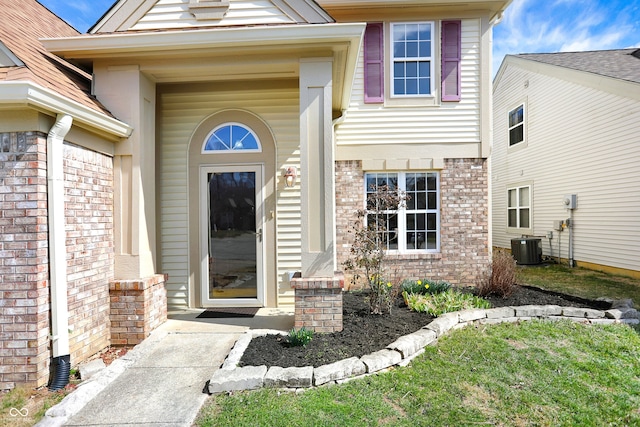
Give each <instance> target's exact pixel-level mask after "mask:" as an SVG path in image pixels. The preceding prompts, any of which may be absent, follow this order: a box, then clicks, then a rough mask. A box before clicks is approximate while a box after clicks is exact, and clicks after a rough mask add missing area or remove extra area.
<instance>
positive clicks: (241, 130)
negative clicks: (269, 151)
mask: <svg viewBox="0 0 640 427" xmlns="http://www.w3.org/2000/svg"><path fill="white" fill-rule="evenodd" d="M234 151H244V152H259V151H262V147H261V146H260V140H259V139H258V136H257V135H256V134H255V133H254V132H253V131H252V130H251V129H249V128H248V127H246V126H245V125H243V124H240V123H225V124H222V125H220V126H218V127H216V128H215V129H214V130H213V131H211V133H210V134H209V135H208V136H207V138H206V139H205V141H204V145H203V146H202V152H203V153H229V152H234Z"/></svg>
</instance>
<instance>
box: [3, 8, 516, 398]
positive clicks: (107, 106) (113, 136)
mask: <svg viewBox="0 0 640 427" xmlns="http://www.w3.org/2000/svg"><path fill="white" fill-rule="evenodd" d="M0 1H2V2H3V3H7V2H8V3H11V5H9V6H7V7H5V9H11V10H12V9H18V8H19V9H20V10H21V11H20V12H15V14H18V15H20V14H21V13H25V10H26V9H30V8H31V7H36V6H35V5H36V4H35V2H27V3H28V4H29V6H28V7H23V6H22V4H23V2H18V1H17V0H14V1H8V0H0ZM32 3H33V4H32ZM508 4H509V1H474V0H471V1H465V2H464V3H460V2H442V1H431V0H420V1H416V0H399V1H397V0H392V1H389V0H385V1H382V0H364V1H363V0H327V1H320V2H318V3H316V2H314V1H312V0H259V1H256V0H252V1H247V0H230V1H223V0H160V1H152V0H137V1H134V0H121V1H118V2H116V3H115V4H114V5H113V6H112V7H111V9H110V10H108V11H107V12H106V13H105V15H104V16H103V17H102V18H101V19H100V20H99V21H98V22H97V23H96V24H95V25H94V27H93V28H92V29H90V31H89V34H86V35H78V34H76V33H75V32H73V31H72V30H71V29H69V28H67V29H66V31H67V32H62V31H59V32H54V31H51V32H41V33H37V32H36V33H34V35H33V36H34V37H31V39H32V40H33V39H41V44H40V43H38V42H37V41H34V44H33V45H32V46H33V47H32V49H31V50H29V51H33V50H34V49H35V50H37V51H38V52H41V53H40V55H41V56H42V55H43V56H44V57H45V58H47V61H48V62H47V63H50V64H51V63H59V64H63V65H65V66H67V64H74V65H73V66H71V65H69V67H72V68H73V69H74V70H76V71H77V73H79V74H80V75H81V76H83V77H84V79H85V83H86V84H87V85H88V83H89V82H88V80H89V79H88V77H89V75H92V77H93V78H92V87H91V95H89V94H88V93H87V92H86V91H81V95H82V96H81V97H82V99H83V100H84V101H85V102H93V103H95V104H96V105H95V107H94V108H93V109H92V108H91V107H89V109H91V110H92V111H93V110H95V115H96V118H95V122H94V121H93V120H88V119H86V118H84V117H75V116H73V114H72V113H73V111H67V110H64V109H62V108H61V107H59V108H53V107H52V108H50V109H46V108H42V107H40V105H33V106H31V104H30V102H29V101H28V100H25V101H23V102H22V103H21V106H22V107H21V108H27V109H28V108H31V109H32V110H34V111H33V113H31V114H32V115H34V116H37V117H36V118H34V120H33V121H34V124H30V125H29V126H27V127H26V128H25V126H21V127H19V128H16V130H15V131H14V127H15V125H14V123H20V120H19V119H18V117H17V115H18V113H10V115H5V114H4V110H3V114H2V121H1V122H0V123H1V125H2V129H7V131H8V132H9V131H11V132H21V131H39V132H41V138H42V137H45V138H46V135H47V132H49V130H48V129H49V128H50V127H51V125H52V124H53V122H54V120H55V118H56V117H58V116H59V115H60V114H69V115H71V116H73V117H74V121H73V123H74V127H73V128H72V131H71V132H69V133H68V134H67V136H62V137H61V138H59V139H61V140H62V139H64V141H65V142H66V143H65V147H68V149H69V150H71V148H72V147H73V149H76V148H78V149H83V151H82V153H83V155H84V153H85V152H90V153H92V154H93V153H96V154H99V155H100V156H104V157H100V159H101V161H103V163H104V165H106V166H108V170H107V171H105V173H106V174H108V175H109V174H110V175H109V176H110V178H108V179H105V180H100V181H99V182H100V183H101V184H103V185H104V186H105V187H107V188H109V191H108V192H107V191H106V190H105V193H106V194H104V196H105V198H104V200H103V202H104V203H105V204H109V203H110V202H111V200H112V201H113V207H112V210H111V211H110V212H111V213H112V215H113V216H112V219H110V220H107V221H105V222H106V223H107V224H108V226H105V227H106V228H107V229H108V230H109V231H108V233H110V234H109V235H108V237H107V238H106V242H105V245H106V246H107V250H106V252H107V253H106V254H104V255H101V256H99V259H100V260H103V261H105V262H106V264H107V265H106V266H105V269H104V278H103V279H102V281H101V283H102V285H101V286H103V287H102V288H101V289H102V290H104V292H101V293H100V294H99V295H98V296H97V297H96V298H97V301H99V302H100V304H102V303H104V304H107V303H106V302H105V298H107V297H108V296H109V295H110V296H111V297H110V299H111V301H110V303H109V305H108V306H107V308H105V309H104V310H106V311H110V313H111V317H112V319H111V330H110V333H111V342H112V343H114V342H115V343H121V342H120V341H116V339H123V338H119V336H118V335H116V334H119V333H125V332H135V329H133V328H131V329H129V328H127V327H124V326H122V325H119V324H115V326H114V320H113V316H114V315H115V314H122V312H123V310H125V309H127V308H129V307H123V304H124V303H125V302H126V301H129V300H130V299H134V300H136V298H132V297H131V296H129V295H125V296H124V297H120V296H117V295H115V294H114V293H115V292H117V291H118V290H122V289H125V290H131V291H134V290H138V289H143V290H145V292H147V291H146V290H147V289H156V288H161V289H162V290H164V289H165V287H166V298H167V302H168V305H169V306H171V307H175V308H198V307H212V306H242V305H244V306H259V307H262V306H266V307H286V306H293V305H294V303H295V301H296V299H295V291H294V286H297V285H296V283H303V284H304V285H303V286H305V287H306V286H318V287H320V288H324V287H335V286H336V284H340V282H341V280H342V278H341V275H340V274H339V273H337V272H339V271H340V270H342V263H343V262H344V260H345V259H346V258H347V257H348V256H349V249H350V242H351V235H350V233H349V232H348V231H349V227H350V224H351V222H352V221H353V220H354V219H355V211H356V210H357V209H360V208H363V207H364V206H365V197H366V194H367V192H368V191H371V184H373V183H378V184H384V183H392V184H394V185H396V186H397V187H398V188H400V189H402V190H404V191H407V193H408V194H409V195H410V196H411V200H410V202H409V203H408V205H407V206H406V207H403V208H402V209H401V211H400V212H397V213H396V212H390V213H389V229H390V234H389V256H388V259H389V260H390V261H391V264H392V268H391V270H390V276H391V277H389V279H395V280H398V279H401V278H406V277H431V278H436V279H443V280H448V281H451V282H453V283H459V284H464V285H473V284H475V283H477V281H478V280H479V278H480V277H481V275H482V273H483V272H484V271H485V270H486V268H487V266H488V263H489V248H490V236H489V218H490V215H489V187H488V186H489V183H488V172H489V171H488V161H487V158H488V155H489V149H490V136H491V124H492V119H491V114H492V111H491V70H490V64H491V32H492V26H493V24H494V23H495V21H496V20H497V19H499V18H500V17H501V15H502V13H503V11H504V9H505V8H506V7H507V5H508ZM3 14H4V12H3ZM43 15H48V14H44V13H43ZM2 21H3V24H2V25H3V26H4V25H6V20H5V19H4V15H3V20H2ZM44 24H45V23H43V25H44ZM24 26H25V27H26V26H27V25H26V24H24ZM45 26H46V25H45ZM31 27H32V30H33V31H36V28H37V27H38V25H32V26H31ZM34 27H36V28H34ZM13 31H18V29H16V28H13ZM3 37H4V34H3ZM15 38H16V36H15V33H14V34H10V35H9V37H8V39H9V40H12V39H15ZM2 41H3V42H4V40H2ZM6 45H7V46H8V50H11V51H13V50H12V49H14V48H15V45H11V46H9V45H10V44H9V43H8V42H6ZM17 45H19V44H17ZM41 45H44V47H45V48H46V51H44V50H43V49H41ZM16 49H17V48H16ZM5 50H7V49H5ZM15 54H16V52H13V55H15ZM25 54H26V53H25ZM54 55H55V56H54ZM15 56H17V55H15ZM8 57H10V58H11V57H12V56H11V54H10V53H9V54H8ZM0 70H2V69H0ZM81 70H82V71H81ZM50 77H52V78H50V80H53V81H58V78H57V75H50ZM65 88H66V86H65V87H64V88H62V89H65ZM54 89H55V88H54ZM62 89H60V90H59V92H60V94H61V95H62V96H64V94H65V92H64V90H62ZM5 93H6V92H5V90H4V89H0V102H2V103H4V104H3V108H5V106H6V108H7V109H9V110H8V111H10V109H11V108H14V107H15V105H14V104H10V103H7V102H6V101H4V100H3V99H2V98H3V97H4V96H5ZM98 102H99V103H98ZM74 105H75V104H74ZM45 125H46V126H49V128H47V127H46V126H45ZM110 126H111V127H113V129H111V127H110ZM43 127H44V128H43ZM2 132H4V130H2ZM74 132H75V133H74ZM12 135H13V134H12ZM39 135H40V134H39ZM11 137H12V138H15V137H13V136H11ZM43 152H44V151H43ZM68 156H71V157H72V158H73V159H75V157H74V156H75V155H74V154H72V153H69V154H68ZM82 158H83V159H84V158H85V157H82ZM69 164H74V165H75V164H76V163H75V162H71V161H70V162H69ZM43 167H44V166H43ZM3 179H5V178H4V177H3ZM65 182H69V184H67V188H68V189H67V190H66V200H65V201H66V203H67V205H66V211H65V212H66V213H67V217H68V218H67V222H66V230H65V231H66V233H67V246H69V247H68V248H67V264H68V265H67V274H68V279H69V281H72V279H73V280H80V281H84V280H86V278H85V275H86V276H89V275H90V274H91V273H89V272H92V271H93V267H94V264H93V261H88V260H87V261H86V263H85V265H87V266H88V271H89V272H87V273H76V272H74V270H73V265H74V264H73V261H74V260H75V259H76V258H77V257H80V254H84V253H85V252H84V251H85V250H87V249H88V248H85V247H80V246H78V251H80V252H79V253H78V254H76V253H74V252H73V251H72V250H71V247H75V246H74V245H73V243H72V241H71V240H70V239H72V237H73V236H77V235H78V233H79V232H78V231H77V230H76V227H77V226H78V227H79V225H78V224H80V223H81V222H78V221H80V219H79V217H80V216H81V215H75V216H74V215H71V213H72V211H71V208H72V207H73V208H77V209H81V210H84V215H86V216H87V217H88V216H89V213H93V212H97V210H96V209H94V208H93V207H92V206H91V205H81V203H84V202H86V200H85V199H82V201H80V200H77V199H76V198H75V197H76V192H75V190H74V189H73V188H71V182H75V181H74V178H73V177H72V176H71V175H69V176H66V181H65ZM2 185H3V186H6V185H7V182H6V179H5V182H4V183H3V184H2ZM77 185H80V184H79V183H78V184H77ZM3 188H5V187H3ZM81 188H82V189H85V187H84V186H82V187H81ZM100 194H101V195H102V194H103V193H100ZM5 197H6V196H5ZM5 200H6V199H5ZM87 203H90V202H87ZM4 209H5V207H3V211H4ZM43 209H44V207H43ZM43 214H46V211H43ZM97 215H98V214H97V213H96V216H97ZM105 216H106V215H105ZM43 221H44V223H45V224H46V219H44V220H43ZM94 222H99V221H98V220H94ZM81 234H82V233H81V232H80V235H81ZM44 237H45V238H46V235H45V236H44ZM40 247H46V245H45V244H43V246H40ZM92 247H93V246H92ZM2 250H3V251H6V250H7V247H6V246H5V247H3V249H2ZM40 256H41V257H42V259H41V260H40V261H38V262H36V263H37V264H39V265H41V267H39V270H38V271H39V272H40V273H41V275H42V277H41V278H40V279H39V280H40V282H38V286H40V287H41V288H42V293H43V297H42V309H41V310H42V311H43V312H44V311H46V310H48V308H47V307H46V305H47V303H48V302H47V300H46V294H47V292H48V290H49V288H48V282H47V281H46V277H47V268H48V267H47V264H46V262H47V253H46V251H44V250H42V252H41V253H40ZM52 262H53V261H52ZM96 262H97V260H96ZM95 267H96V268H100V265H98V264H95ZM294 273H300V274H298V275H297V277H296V278H294V277H293V276H294ZM2 274H9V273H8V272H7V273H2ZM165 275H166V276H165ZM165 279H166V282H165ZM5 280H6V279H5ZM11 280H13V279H11ZM292 285H293V286H292ZM0 286H3V285H0ZM52 287H53V285H52ZM0 289H1V288H0ZM321 291H322V289H321ZM154 292H156V291H154ZM157 292H160V291H157ZM69 294H70V295H72V292H71V291H70V292H69ZM78 294H81V295H86V296H89V294H88V293H86V292H84V291H82V290H78ZM151 294H152V295H156V294H153V292H152V293H151ZM145 295H146V293H145ZM10 296H11V297H13V298H16V302H15V304H16V305H19V304H31V302H30V300H29V298H25V296H26V295H22V294H19V295H13V294H12V295H10ZM5 297H6V295H5ZM89 297H90V298H92V299H91V301H92V302H93V301H94V300H96V299H95V298H94V297H93V296H89ZM140 298H142V297H140ZM146 298H148V299H151V300H152V301H155V306H156V307H157V306H160V305H161V304H162V303H161V302H162V295H160V296H157V295H156V296H149V297H146ZM158 301H160V302H158ZM71 304H72V301H71V299H70V300H69V308H71ZM83 304H84V303H82V302H80V303H77V304H76V303H75V302H74V305H73V307H84V305H83ZM145 306H146V305H145ZM129 309H131V308H129ZM0 310H2V307H0ZM5 310H6V309H5ZM104 310H103V311H101V312H102V313H104ZM98 311H100V309H98ZM134 311H135V309H134ZM4 314H5V316H6V317H5V318H4V319H7V320H8V321H10V322H13V323H17V322H18V320H17V318H16V312H15V311H14V312H7V311H5V313H4ZM136 314H137V313H136ZM86 315H87V318H91V319H93V317H91V316H90V313H89V312H87V313H86ZM154 316H155V315H154V314H153V313H149V314H147V315H145V316H144V324H145V325H147V324H149V327H146V326H145V330H144V331H138V332H139V334H138V338H139V339H142V338H144V337H145V336H146V335H145V334H147V333H148V330H149V329H151V328H152V327H153V325H154V324H155V323H154V319H156V317H154ZM70 321H71V322H72V324H73V323H75V322H76V321H75V320H73V319H72V320H70ZM91 321H93V320H91ZM142 321H143V320H142V319H140V322H142ZM87 322H89V320H87ZM78 323H81V322H80V321H78ZM104 323H105V322H104V318H103V323H102V326H103V327H104V328H106V329H107V330H108V329H109V326H108V325H105V324H104ZM72 326H73V325H72ZM136 326H137V325H136ZM29 327H30V326H29ZM48 327H49V326H48V324H47V323H46V322H45V321H44V319H43V321H42V323H41V324H40V327H39V328H38V331H39V332H38V333H39V335H38V337H39V339H40V340H41V341H42V343H43V345H45V343H46V341H47V336H46V335H47V334H48ZM70 329H72V332H71V337H72V338H73V337H75V336H76V335H78V334H82V333H81V332H77V331H79V327H78V326H75V327H72V328H70ZM105 333H106V334H107V335H108V334H109V332H105ZM87 334H88V335H90V333H89V332H87ZM54 335H55V334H54ZM83 336H84V335H83ZM114 336H115V337H116V338H114ZM6 337H7V338H4V336H3V337H2V338H0V339H3V340H5V341H3V342H9V341H11V340H12V339H16V338H15V336H14V335H11V334H9V335H6ZM6 354H7V355H8V354H9V353H6ZM12 354H13V353H12ZM39 354H43V355H44V356H42V357H41V359H39V360H41V362H42V364H43V365H46V364H47V361H48V358H47V357H46V356H47V354H48V353H39ZM80 358H81V356H76V355H75V353H74V352H73V351H72V363H73V364H75V363H77V362H79V361H80ZM16 363H17V362H16ZM1 372H2V371H0V375H2V374H1ZM38 372H41V369H40V367H38ZM45 377H46V376H45ZM4 378H5V379H2V380H0V383H2V385H6V384H8V383H9V381H10V380H9V379H8V378H9V377H4ZM38 378H40V377H38Z"/></svg>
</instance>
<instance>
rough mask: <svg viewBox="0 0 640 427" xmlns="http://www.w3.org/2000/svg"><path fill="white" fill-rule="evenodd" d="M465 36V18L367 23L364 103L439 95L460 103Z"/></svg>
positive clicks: (445, 99)
mask: <svg viewBox="0 0 640 427" xmlns="http://www.w3.org/2000/svg"><path fill="white" fill-rule="evenodd" d="M387 32H388V34H386V35H385V33H387ZM461 34H462V21H460V20H450V21H440V22H434V21H421V22H392V23H385V22H370V23H368V24H367V27H366V30H365V34H364V49H363V50H364V58H363V60H364V63H363V67H364V76H363V77H364V102H365V103H384V102H388V101H391V100H392V98H396V101H398V99H399V100H400V101H402V100H405V101H406V98H431V99H433V98H434V97H435V96H436V95H438V92H439V94H440V98H441V100H442V101H444V102H446V101H460V100H461V62H462V38H461ZM387 73H388V74H387ZM438 78H439V79H440V80H438ZM438 81H440V86H438Z"/></svg>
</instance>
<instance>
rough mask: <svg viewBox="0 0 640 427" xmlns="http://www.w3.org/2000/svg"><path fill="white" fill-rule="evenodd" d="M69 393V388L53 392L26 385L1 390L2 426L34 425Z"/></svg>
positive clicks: (0, 426) (0, 419)
mask: <svg viewBox="0 0 640 427" xmlns="http://www.w3.org/2000/svg"><path fill="white" fill-rule="evenodd" d="M67 394H68V391H67V390H63V391H59V392H52V391H49V390H47V389H46V388H43V389H39V390H33V389H30V388H27V387H24V386H18V387H16V388H14V389H13V390H11V391H9V392H0V427H5V426H6V427H9V426H11V427H22V426H24V427H28V426H32V425H34V424H36V423H37V422H38V421H39V420H40V419H41V418H42V417H43V416H44V413H45V412H46V411H47V409H49V408H51V407H52V406H54V405H56V404H57V403H59V402H60V401H61V400H62V399H63V398H64V396H66V395H67Z"/></svg>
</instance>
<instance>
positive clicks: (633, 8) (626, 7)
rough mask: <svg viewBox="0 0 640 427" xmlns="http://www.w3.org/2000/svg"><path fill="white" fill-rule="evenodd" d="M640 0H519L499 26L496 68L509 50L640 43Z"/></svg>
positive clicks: (511, 6) (526, 50) (496, 33)
mask: <svg viewBox="0 0 640 427" xmlns="http://www.w3.org/2000/svg"><path fill="white" fill-rule="evenodd" d="M639 34H640V0H632V1H628V0H556V1H548V2H546V1H545V2H544V3H543V2H540V1H538V0H514V1H513V3H512V4H511V5H510V6H509V8H508V9H507V11H506V12H505V16H504V19H503V20H502V22H501V23H500V24H499V25H498V26H497V27H495V29H494V51H493V55H494V63H493V69H494V72H495V71H497V69H498V67H499V65H500V63H501V62H502V59H503V57H504V55H505V54H518V53H538V52H560V51H563V52H567V51H584V50H600V49H616V48H624V47H627V46H629V45H635V46H637V45H639V44H640V36H639Z"/></svg>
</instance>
